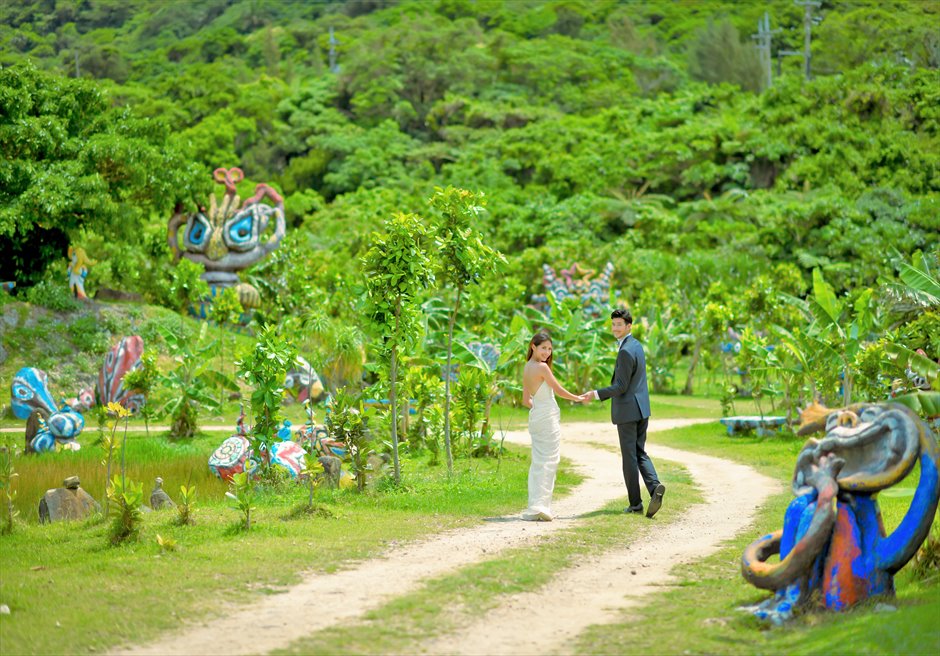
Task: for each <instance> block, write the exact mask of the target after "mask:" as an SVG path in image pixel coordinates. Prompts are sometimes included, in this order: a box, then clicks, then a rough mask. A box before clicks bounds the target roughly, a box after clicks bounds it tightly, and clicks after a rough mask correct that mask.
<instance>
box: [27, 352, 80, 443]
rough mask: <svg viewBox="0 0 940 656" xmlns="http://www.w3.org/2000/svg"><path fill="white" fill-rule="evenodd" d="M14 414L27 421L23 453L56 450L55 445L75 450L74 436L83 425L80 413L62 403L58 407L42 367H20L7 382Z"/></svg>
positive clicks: (76, 435)
mask: <svg viewBox="0 0 940 656" xmlns="http://www.w3.org/2000/svg"><path fill="white" fill-rule="evenodd" d="M10 400H11V406H12V408H13V414H14V415H15V416H16V417H17V418H19V419H26V420H27V427H26V452H27V453H45V452H48V451H55V448H56V444H57V443H58V444H60V445H62V446H63V447H65V448H69V449H72V450H75V451H77V450H78V449H79V444H78V442H76V441H75V438H77V437H78V435H79V434H80V433H81V432H82V430H84V428H85V418H84V417H83V416H82V414H81V412H79V411H77V410H76V409H74V408H72V407H70V406H69V405H67V404H65V403H63V404H62V405H61V406H57V405H56V403H55V401H54V400H53V399H52V394H51V393H50V392H49V378H48V376H47V375H46V372H45V371H43V370H42V369H36V368H34V367H23V368H22V369H20V370H19V371H17V372H16V374H15V375H14V376H13V382H12V384H11V385H10Z"/></svg>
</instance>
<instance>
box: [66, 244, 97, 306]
mask: <svg viewBox="0 0 940 656" xmlns="http://www.w3.org/2000/svg"><path fill="white" fill-rule="evenodd" d="M94 264H97V262H95V260H92V259H91V258H90V257H88V255H86V254H85V249H84V248H73V247H72V246H69V267H68V273H69V290H71V292H72V296H74V297H75V298H81V299H87V298H88V296H86V295H85V278H87V277H88V267H90V266H92V265H94Z"/></svg>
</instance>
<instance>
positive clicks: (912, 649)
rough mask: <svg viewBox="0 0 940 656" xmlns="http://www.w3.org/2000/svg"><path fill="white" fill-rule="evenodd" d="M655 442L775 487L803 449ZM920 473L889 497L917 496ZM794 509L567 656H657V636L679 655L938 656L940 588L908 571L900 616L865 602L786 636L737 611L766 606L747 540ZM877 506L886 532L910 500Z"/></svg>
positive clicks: (684, 437) (698, 437)
mask: <svg viewBox="0 0 940 656" xmlns="http://www.w3.org/2000/svg"><path fill="white" fill-rule="evenodd" d="M655 442H656V443H660V444H664V445H668V446H672V447H676V448H684V449H689V450H694V451H697V452H702V453H709V454H712V455H716V456H720V457H724V458H729V459H733V460H737V461H739V462H742V463H745V464H749V465H751V466H753V467H755V469H758V470H759V471H761V472H763V473H765V474H767V475H769V476H771V477H773V478H776V479H778V480H781V481H788V480H789V479H790V477H791V476H792V471H793V466H794V462H795V455H796V453H798V452H799V450H800V449H801V448H802V445H803V443H804V442H803V440H802V439H797V438H764V439H760V438H755V437H746V438H729V437H727V436H726V435H724V433H723V430H722V428H721V427H720V426H718V425H715V424H706V425H698V426H691V427H688V428H684V429H680V430H675V431H669V432H666V433H660V434H657V435H656V438H655ZM917 473H918V472H917V471H915V472H914V473H913V474H912V475H911V476H909V477H908V478H907V479H906V480H905V481H904V482H903V483H902V485H900V486H898V488H895V489H911V488H913V487H915V486H916V484H917V480H918V476H917ZM670 498H671V499H674V496H673V495H670ZM791 499H792V494H790V493H789V492H787V493H784V494H780V495H776V496H774V497H772V498H771V499H770V500H769V501H768V503H766V504H765V505H764V506H763V507H762V508H761V510H760V511H759V513H758V517H757V525H756V526H755V528H754V529H753V530H752V531H749V532H746V533H745V534H743V535H741V536H740V537H738V538H736V539H734V540H732V541H730V542H729V543H728V544H727V545H726V546H725V547H724V548H722V549H721V550H720V551H719V552H717V553H716V554H714V555H712V556H709V557H707V558H705V559H703V560H702V561H700V562H697V563H694V564H691V565H683V566H680V567H679V568H678V569H677V573H678V574H679V576H680V577H681V578H682V580H683V584H682V585H681V586H680V587H677V588H674V589H672V590H666V591H665V592H664V593H663V594H662V595H659V596H657V597H656V598H655V599H652V600H650V603H647V604H643V605H642V606H641V607H639V608H637V609H634V610H631V611H629V612H627V613H624V615H623V619H622V621H621V622H619V623H616V624H610V625H604V626H596V627H592V628H591V629H590V630H588V631H586V632H585V633H584V634H582V635H581V636H580V637H579V639H578V641H577V643H576V644H575V645H574V647H573V650H574V651H575V652H576V653H618V652H619V651H620V650H621V649H622V647H623V645H626V644H629V645H630V647H631V649H632V650H633V649H635V650H636V651H637V652H638V653H644V652H646V653H654V652H662V645H663V636H669V651H670V653H676V654H683V653H688V654H791V653H792V654H821V653H827V654H828V653H840V654H936V653H940V630H938V625H937V618H938V617H940V587H938V586H937V583H938V579H937V577H936V576H935V577H934V579H933V581H932V582H931V583H927V584H925V583H921V582H918V581H915V580H913V579H912V576H911V574H910V572H909V571H908V570H907V569H905V570H902V571H901V573H900V574H899V575H898V576H897V577H896V587H897V591H898V596H897V599H896V600H887V602H888V603H891V604H893V605H896V606H897V607H898V610H897V612H893V613H874V612H872V610H873V607H874V605H875V604H876V603H878V601H885V600H872V601H871V602H870V603H867V604H863V605H861V606H860V607H858V608H856V609H854V610H852V611H851V612H847V613H831V612H826V611H822V610H819V611H813V612H808V613H806V614H803V615H801V616H800V617H798V618H796V619H794V620H793V621H792V622H791V623H790V624H789V625H788V626H785V627H782V628H776V629H768V628H767V627H764V626H761V625H759V624H758V623H757V621H756V620H755V619H754V618H753V617H752V616H751V615H749V614H747V613H744V612H742V611H739V610H737V608H738V607H739V606H742V605H748V604H753V603H757V602H759V601H761V600H763V599H766V598H767V597H768V596H769V594H768V593H766V592H764V591H761V590H758V589H756V588H754V587H752V586H750V585H748V584H747V583H746V582H745V581H744V579H743V578H742V577H741V574H740V559H741V553H742V552H743V550H744V548H745V547H746V546H747V545H748V544H749V543H750V542H752V541H753V540H755V539H757V538H758V537H760V536H761V535H763V534H766V533H769V532H771V531H774V530H776V529H779V528H781V527H782V526H783V513H784V511H785V509H786V506H787V504H789V502H790V500H791ZM879 501H880V506H881V510H882V515H883V518H884V523H885V529H886V530H887V531H889V532H890V531H892V530H893V529H894V528H895V527H896V526H897V524H898V523H899V522H900V521H901V519H902V517H903V515H904V513H905V512H906V510H907V507H908V504H909V503H910V498H909V497H905V496H903V495H890V496H889V495H882V497H881V498H880V499H879Z"/></svg>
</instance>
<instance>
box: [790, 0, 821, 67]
mask: <svg viewBox="0 0 940 656" xmlns="http://www.w3.org/2000/svg"><path fill="white" fill-rule="evenodd" d="M794 3H795V4H796V5H798V6H800V7H803V10H804V12H803V74H804V75H805V76H806V80H807V81H809V80H810V78H811V77H812V74H811V73H810V52H809V44H810V30H811V29H812V26H813V7H820V6H822V2H820V1H819V0H794Z"/></svg>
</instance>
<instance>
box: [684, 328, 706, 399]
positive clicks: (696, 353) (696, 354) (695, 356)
mask: <svg viewBox="0 0 940 656" xmlns="http://www.w3.org/2000/svg"><path fill="white" fill-rule="evenodd" d="M701 357H702V338H701V337H699V338H698V339H697V340H695V348H694V349H693V351H692V361H691V362H690V363H689V372H688V374H687V375H686V377H685V387H684V388H682V393H683V394H684V395H685V396H692V393H693V392H692V384H693V381H694V378H695V368H696V367H697V366H698V361H699V358H701Z"/></svg>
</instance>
